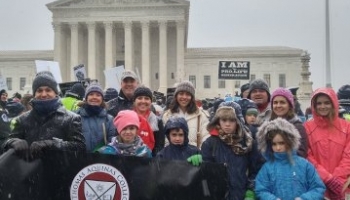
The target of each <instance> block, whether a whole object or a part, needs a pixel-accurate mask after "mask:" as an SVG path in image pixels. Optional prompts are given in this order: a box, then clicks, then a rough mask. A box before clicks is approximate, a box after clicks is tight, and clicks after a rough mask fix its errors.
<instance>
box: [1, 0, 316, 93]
mask: <svg viewBox="0 0 350 200" xmlns="http://www.w3.org/2000/svg"><path fill="white" fill-rule="evenodd" d="M47 7H48V9H49V10H50V11H51V12H52V16H53V21H52V25H53V29H54V34H55V35H54V50H53V51H26V52H21V51H19V52H13V51H11V52H0V67H1V68H0V69H1V71H0V73H1V74H2V75H3V76H4V77H11V78H13V83H12V90H11V91H10V93H11V92H16V91H24V92H26V90H25V88H24V87H22V88H20V87H19V86H20V85H19V84H18V82H19V81H18V80H17V79H19V78H20V77H22V76H23V77H25V78H26V85H29V86H30V84H31V81H32V79H33V75H34V73H35V64H34V60H54V61H58V62H59V64H60V70H61V74H62V79H63V81H72V80H74V74H73V67H74V66H76V65H78V64H84V65H85V66H86V67H87V73H88V76H89V77H90V78H93V79H95V78H96V79H98V80H99V82H100V83H101V84H102V85H104V86H106V81H105V78H104V74H103V71H104V70H105V69H108V68H111V67H114V66H116V65H118V64H124V65H125V68H126V69H132V70H134V71H136V72H138V74H139V76H140V78H141V80H142V83H143V84H144V85H146V86H149V87H151V88H152V89H153V90H157V91H160V92H165V91H166V88H168V87H172V86H173V85H174V84H175V83H176V82H179V81H182V80H190V81H192V82H194V84H195V86H196V96H197V97H198V98H206V97H208V98H210V97H214V96H221V97H223V96H224V95H225V94H226V93H232V94H234V92H235V91H239V87H240V86H241V85H242V84H244V83H246V82H249V80H219V79H218V65H219V61H248V62H250V79H255V78H263V79H265V80H267V81H268V82H269V83H270V87H271V90H274V89H275V88H277V87H279V86H285V87H289V86H300V87H301V88H300V89H299V91H300V92H302V94H300V95H301V96H302V97H303V98H305V99H307V98H308V97H309V96H310V94H311V92H312V87H310V86H311V85H312V83H311V82H309V80H308V79H309V74H310V72H309V71H308V64H307V66H305V62H306V61H305V52H304V50H302V49H297V48H290V47H239V48H236V47H232V48H188V47H187V33H188V20H189V17H188V16H189V7H190V3H189V1H186V0H128V1H125V0H79V1H78V0H59V1H55V2H52V3H49V4H47ZM21 73H22V74H21ZM22 85H23V79H22ZM27 88H28V87H27ZM29 88H30V87H29Z"/></svg>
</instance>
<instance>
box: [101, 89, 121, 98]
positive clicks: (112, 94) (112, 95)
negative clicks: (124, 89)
mask: <svg viewBox="0 0 350 200" xmlns="http://www.w3.org/2000/svg"><path fill="white" fill-rule="evenodd" d="M117 97H118V91H117V90H116V89H114V88H107V90H106V92H105V96H104V98H105V101H109V100H111V99H114V98H117Z"/></svg>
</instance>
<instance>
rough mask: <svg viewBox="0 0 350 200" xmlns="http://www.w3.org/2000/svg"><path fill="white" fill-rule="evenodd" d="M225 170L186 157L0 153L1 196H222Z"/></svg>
mask: <svg viewBox="0 0 350 200" xmlns="http://www.w3.org/2000/svg"><path fill="white" fill-rule="evenodd" d="M227 181H228V180H227V173H226V168H225V167H224V166H223V165H221V164H214V163H203V164H202V165H201V166H200V167H194V166H192V165H190V164H189V163H187V162H185V161H165V160H157V159H147V158H139V157H119V156H112V155H101V154H85V153H84V154H79V153H76V152H60V151H51V152H47V153H46V154H45V155H44V156H43V158H42V159H37V160H34V161H31V162H27V161H24V160H23V159H21V158H19V157H18V156H17V155H16V154H15V153H14V151H13V150H9V151H7V152H6V153H4V154H3V155H2V156H1V157H0V199H14V200H16V199H21V200H25V199H54V200H56V199H57V200H65V199H67V200H68V199H75V200H85V199H86V200H102V199H113V200H114V199H117V200H127V199H131V200H158V199H159V200H163V199H164V200H175V199H177V200H179V199H181V200H187V199H188V200H192V199H203V200H209V199H213V200H219V199H220V200H221V199H224V197H225V195H226V193H227V191H228V183H227Z"/></svg>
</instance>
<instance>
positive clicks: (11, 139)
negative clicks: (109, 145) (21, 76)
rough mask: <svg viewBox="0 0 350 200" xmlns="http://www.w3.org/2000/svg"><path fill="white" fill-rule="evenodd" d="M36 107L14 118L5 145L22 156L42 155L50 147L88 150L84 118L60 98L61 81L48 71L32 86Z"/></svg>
mask: <svg viewBox="0 0 350 200" xmlns="http://www.w3.org/2000/svg"><path fill="white" fill-rule="evenodd" d="M32 89H33V93H34V98H33V99H32V101H31V104H32V107H33V109H32V110H31V111H28V112H26V113H24V114H22V115H21V116H19V117H17V118H15V119H13V120H12V121H11V129H12V130H11V134H10V135H9V136H8V139H7V140H6V142H4V144H3V148H4V150H5V151H6V150H7V149H10V148H12V149H14V150H15V151H16V152H17V153H19V154H20V155H22V156H23V155H28V154H27V153H28V150H30V154H31V155H32V157H33V158H37V157H40V155H41V154H42V153H44V152H45V151H46V150H69V151H85V139H84V136H83V134H82V125H81V118H80V116H79V115H77V114H75V113H73V112H70V111H67V110H66V109H65V108H64V107H63V106H62V104H61V102H60V100H59V97H58V90H57V82H56V81H55V79H54V77H53V76H51V75H50V74H48V73H40V74H38V75H37V76H36V77H35V78H34V80H33V85H32Z"/></svg>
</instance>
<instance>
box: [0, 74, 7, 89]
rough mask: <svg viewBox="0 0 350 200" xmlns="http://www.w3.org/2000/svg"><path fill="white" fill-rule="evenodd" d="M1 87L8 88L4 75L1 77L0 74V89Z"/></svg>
mask: <svg viewBox="0 0 350 200" xmlns="http://www.w3.org/2000/svg"><path fill="white" fill-rule="evenodd" d="M3 89H5V90H8V88H7V83H6V79H5V77H2V76H1V75H0V90H3Z"/></svg>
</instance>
